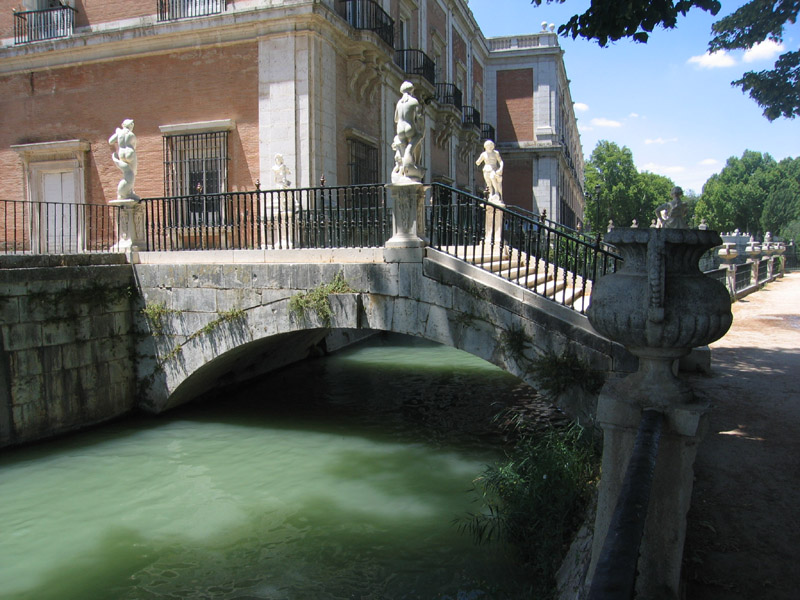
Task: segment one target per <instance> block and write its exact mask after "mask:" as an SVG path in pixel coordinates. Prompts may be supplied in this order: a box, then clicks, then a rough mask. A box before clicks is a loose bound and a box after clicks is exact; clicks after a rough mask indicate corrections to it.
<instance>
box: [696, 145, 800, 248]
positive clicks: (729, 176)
mask: <svg viewBox="0 0 800 600" xmlns="http://www.w3.org/2000/svg"><path fill="white" fill-rule="evenodd" d="M696 217H697V218H698V219H699V218H705V219H706V220H707V222H708V224H709V226H710V227H712V228H713V229H718V230H722V231H730V230H732V229H739V230H740V231H743V232H749V233H751V234H754V235H761V234H764V233H766V232H767V231H771V232H772V233H773V234H775V235H780V234H781V233H782V231H783V229H784V228H786V227H787V226H788V224H789V223H790V222H792V221H794V220H797V219H798V218H800V159H795V158H787V159H784V160H782V161H781V162H780V163H777V162H775V160H774V159H773V158H772V157H771V156H770V155H769V154H766V153H764V154H762V153H761V152H754V151H752V150H746V151H745V152H744V154H742V156H741V158H736V157H735V156H732V157H730V158H729V159H728V162H727V163H726V165H725V168H724V169H722V171H720V172H719V173H717V174H716V175H712V176H711V178H710V179H709V180H708V181H707V182H706V184H705V186H703V194H702V196H701V198H700V200H699V201H698V203H697V209H696Z"/></svg>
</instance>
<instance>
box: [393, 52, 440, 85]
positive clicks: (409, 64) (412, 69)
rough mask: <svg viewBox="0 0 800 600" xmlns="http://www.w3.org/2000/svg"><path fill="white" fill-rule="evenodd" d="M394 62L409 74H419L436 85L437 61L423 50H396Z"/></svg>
mask: <svg viewBox="0 0 800 600" xmlns="http://www.w3.org/2000/svg"><path fill="white" fill-rule="evenodd" d="M394 62H395V64H396V65H397V66H398V67H400V68H401V69H403V71H404V72H405V73H407V74H408V75H419V76H420V77H423V78H424V79H427V80H428V82H430V84H431V85H436V63H434V62H433V59H431V58H430V57H429V56H428V55H427V54H425V53H424V52H423V51H422V50H412V49H408V48H404V49H402V50H395V51H394Z"/></svg>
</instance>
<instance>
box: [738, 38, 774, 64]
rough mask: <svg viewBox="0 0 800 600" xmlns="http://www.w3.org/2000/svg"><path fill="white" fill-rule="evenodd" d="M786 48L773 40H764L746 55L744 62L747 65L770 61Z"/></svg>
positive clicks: (743, 58)
mask: <svg viewBox="0 0 800 600" xmlns="http://www.w3.org/2000/svg"><path fill="white" fill-rule="evenodd" d="M783 50H784V46H783V44H781V43H778V42H774V41H772V40H764V41H763V42H761V43H759V44H756V45H755V46H753V47H752V48H750V49H749V50H747V51H746V52H745V53H744V56H743V57H742V60H743V61H744V62H746V63H751V62H757V61H760V60H769V59H771V58H774V57H775V56H777V55H778V54H780V53H781V52H783Z"/></svg>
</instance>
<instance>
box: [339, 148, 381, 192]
mask: <svg viewBox="0 0 800 600" xmlns="http://www.w3.org/2000/svg"><path fill="white" fill-rule="evenodd" d="M347 144H348V146H349V149H350V162H349V163H348V166H349V167H350V184H351V185H355V184H359V183H378V149H377V148H376V147H375V146H372V145H370V144H367V143H365V142H362V141H361V140H356V139H349V140H347Z"/></svg>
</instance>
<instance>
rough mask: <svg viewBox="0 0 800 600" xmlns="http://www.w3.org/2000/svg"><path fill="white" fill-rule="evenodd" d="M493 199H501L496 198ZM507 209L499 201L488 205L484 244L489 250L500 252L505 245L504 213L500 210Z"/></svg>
mask: <svg viewBox="0 0 800 600" xmlns="http://www.w3.org/2000/svg"><path fill="white" fill-rule="evenodd" d="M493 198H499V197H497V196H494V197H493ZM503 207H505V204H503V203H502V202H500V201H499V199H497V200H492V199H490V200H489V204H487V205H486V224H485V225H486V228H485V229H484V231H485V234H484V236H485V237H484V240H483V242H484V244H485V245H486V246H488V247H489V248H492V249H496V250H498V251H499V249H500V248H501V246H502V245H503V211H502V210H498V209H499V208H503Z"/></svg>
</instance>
